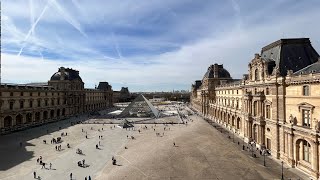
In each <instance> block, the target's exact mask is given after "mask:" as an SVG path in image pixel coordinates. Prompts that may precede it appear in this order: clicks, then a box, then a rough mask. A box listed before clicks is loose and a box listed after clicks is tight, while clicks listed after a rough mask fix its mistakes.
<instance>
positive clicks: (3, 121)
mask: <svg viewBox="0 0 320 180" xmlns="http://www.w3.org/2000/svg"><path fill="white" fill-rule="evenodd" d="M0 90H1V92H0V93H1V94H0V134H5V133H10V132H12V131H16V130H21V129H25V128H28V127H32V126H38V125H41V124H44V123H49V122H54V121H59V120H62V119H65V118H68V117H72V116H76V115H80V114H84V113H90V112H94V111H98V110H103V109H106V108H108V107H111V106H112V104H113V100H112V99H113V95H112V94H113V91H112V87H111V85H109V84H108V82H100V83H99V85H98V87H96V88H95V89H85V88H84V82H83V81H82V79H81V77H80V76H79V71H76V70H74V69H70V68H64V67H61V68H59V70H58V72H56V73H54V74H53V75H52V77H51V79H50V80H49V81H48V83H31V84H1V88H0Z"/></svg>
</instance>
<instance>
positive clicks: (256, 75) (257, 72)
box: [254, 69, 260, 81]
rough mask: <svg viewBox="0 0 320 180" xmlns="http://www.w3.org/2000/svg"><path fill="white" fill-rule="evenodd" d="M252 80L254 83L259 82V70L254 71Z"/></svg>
mask: <svg viewBox="0 0 320 180" xmlns="http://www.w3.org/2000/svg"><path fill="white" fill-rule="evenodd" d="M254 80H255V81H259V80H260V78H259V70H258V69H256V70H255V71H254Z"/></svg>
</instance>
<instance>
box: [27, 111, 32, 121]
mask: <svg viewBox="0 0 320 180" xmlns="http://www.w3.org/2000/svg"><path fill="white" fill-rule="evenodd" d="M31 122H32V113H27V115H26V123H31Z"/></svg>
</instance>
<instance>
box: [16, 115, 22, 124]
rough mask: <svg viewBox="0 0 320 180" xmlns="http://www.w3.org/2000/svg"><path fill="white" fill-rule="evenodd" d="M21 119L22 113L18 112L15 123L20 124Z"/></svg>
mask: <svg viewBox="0 0 320 180" xmlns="http://www.w3.org/2000/svg"><path fill="white" fill-rule="evenodd" d="M22 119H23V117H22V115H21V114H18V115H17V116H16V125H21V124H22Z"/></svg>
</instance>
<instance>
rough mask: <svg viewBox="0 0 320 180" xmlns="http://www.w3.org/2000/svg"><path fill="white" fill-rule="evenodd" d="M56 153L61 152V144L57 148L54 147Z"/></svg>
mask: <svg viewBox="0 0 320 180" xmlns="http://www.w3.org/2000/svg"><path fill="white" fill-rule="evenodd" d="M68 145H69V144H68ZM56 151H61V144H60V145H59V146H56Z"/></svg>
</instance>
